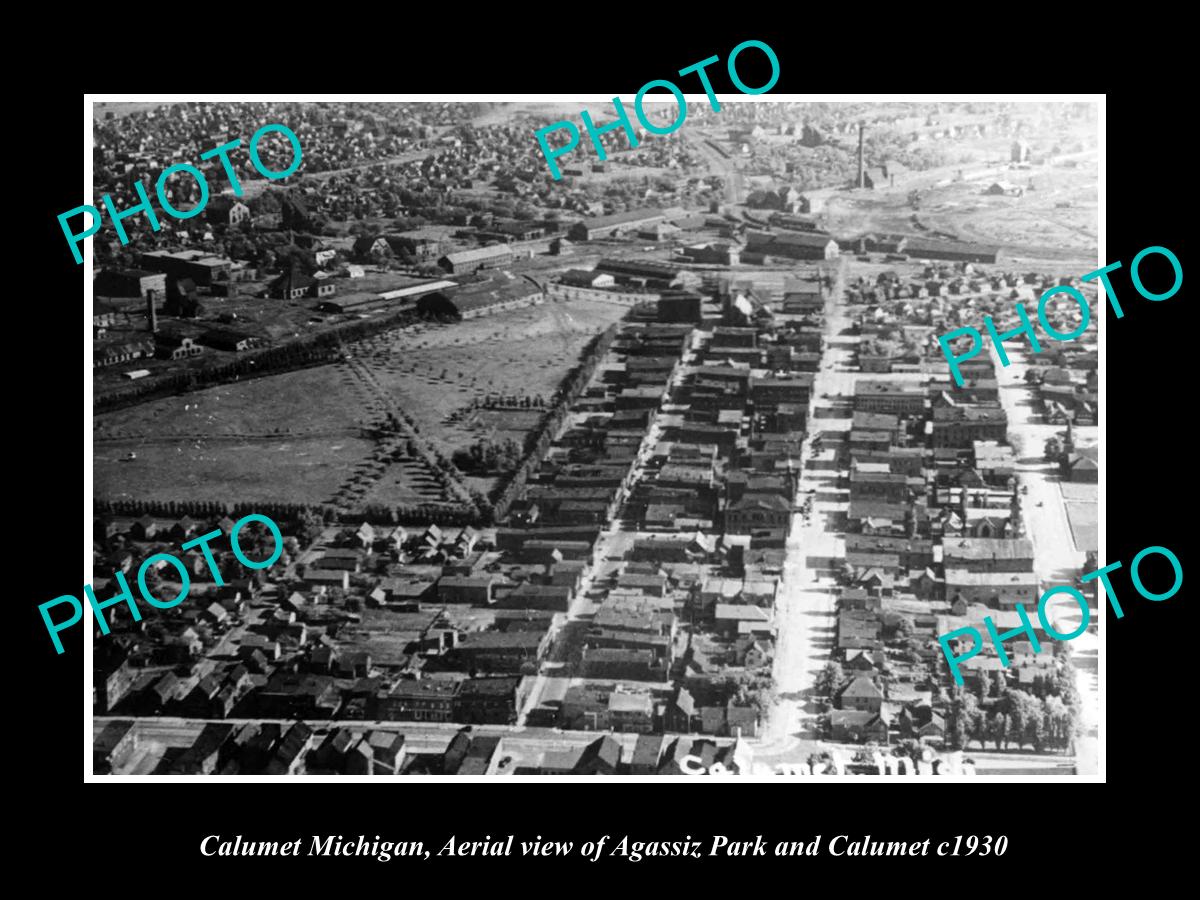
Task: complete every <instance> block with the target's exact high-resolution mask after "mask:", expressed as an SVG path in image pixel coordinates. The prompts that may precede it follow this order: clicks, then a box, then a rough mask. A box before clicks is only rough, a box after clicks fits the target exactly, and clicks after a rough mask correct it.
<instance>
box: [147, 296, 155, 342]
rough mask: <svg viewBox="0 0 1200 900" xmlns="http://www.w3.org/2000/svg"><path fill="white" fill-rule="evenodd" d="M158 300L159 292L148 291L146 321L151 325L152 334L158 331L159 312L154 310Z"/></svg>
mask: <svg viewBox="0 0 1200 900" xmlns="http://www.w3.org/2000/svg"><path fill="white" fill-rule="evenodd" d="M156 299H158V291H155V290H148V291H146V321H148V322H149V323H150V333H151V334H155V333H156V332H157V331H158V310H157V309H155V308H154V301H155V300H156Z"/></svg>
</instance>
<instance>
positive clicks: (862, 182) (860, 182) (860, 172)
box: [857, 122, 867, 188]
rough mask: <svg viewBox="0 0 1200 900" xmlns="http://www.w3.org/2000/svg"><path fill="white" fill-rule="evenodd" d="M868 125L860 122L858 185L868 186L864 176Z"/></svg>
mask: <svg viewBox="0 0 1200 900" xmlns="http://www.w3.org/2000/svg"><path fill="white" fill-rule="evenodd" d="M866 127H867V126H866V125H864V124H863V123H862V122H859V123H858V183H857V187H860V188H861V187H866V179H865V178H864V177H863V132H864V131H866Z"/></svg>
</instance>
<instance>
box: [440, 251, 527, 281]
mask: <svg viewBox="0 0 1200 900" xmlns="http://www.w3.org/2000/svg"><path fill="white" fill-rule="evenodd" d="M510 262H512V250H511V249H509V247H508V246H507V245H506V244H495V245H493V246H491V247H479V248H477V249H475V250H460V251H459V252H457V253H447V254H446V255H445V256H443V257H442V258H441V259H439V260H438V265H439V266H441V267H442V268H443V269H445V270H446V271H447V272H449V273H450V274H451V275H463V274H466V273H469V272H474V271H475V270H476V269H486V268H491V267H495V266H504V265H508V264H509V263H510Z"/></svg>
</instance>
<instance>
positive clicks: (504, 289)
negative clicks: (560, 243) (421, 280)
mask: <svg viewBox="0 0 1200 900" xmlns="http://www.w3.org/2000/svg"><path fill="white" fill-rule="evenodd" d="M545 299H546V295H545V293H544V291H543V290H542V288H541V287H539V286H538V285H537V284H535V283H533V282H532V281H530V280H529V279H526V278H505V277H504V276H501V277H499V278H494V279H492V280H491V281H484V282H481V283H479V284H470V285H465V286H463V287H461V288H459V289H458V290H457V291H456V292H455V293H454V294H453V295H452V296H451V295H447V294H445V293H443V292H441V291H437V292H434V293H427V294H425V296H423V297H421V299H420V300H418V301H417V310H418V311H419V312H422V313H424V314H426V315H432V316H449V317H451V318H458V319H475V318H478V317H479V316H486V315H489V314H491V313H497V312H503V311H504V310H509V309H521V308H523V307H526V306H533V305H534V304H537V303H542V302H544V301H545Z"/></svg>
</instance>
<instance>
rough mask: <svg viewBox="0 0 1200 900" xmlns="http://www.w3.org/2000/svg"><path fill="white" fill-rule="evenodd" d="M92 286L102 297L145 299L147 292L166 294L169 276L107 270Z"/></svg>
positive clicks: (138, 271) (137, 270) (123, 270)
mask: <svg viewBox="0 0 1200 900" xmlns="http://www.w3.org/2000/svg"><path fill="white" fill-rule="evenodd" d="M92 284H93V287H94V288H95V292H96V294H97V295H98V296H102V297H145V296H146V291H158V293H159V295H162V294H165V293H166V291H167V276H166V275H164V274H163V273H162V272H147V271H145V270H143V269H105V270H104V271H103V272H101V273H100V274H99V275H97V276H96V280H95V281H94V282H92Z"/></svg>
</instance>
